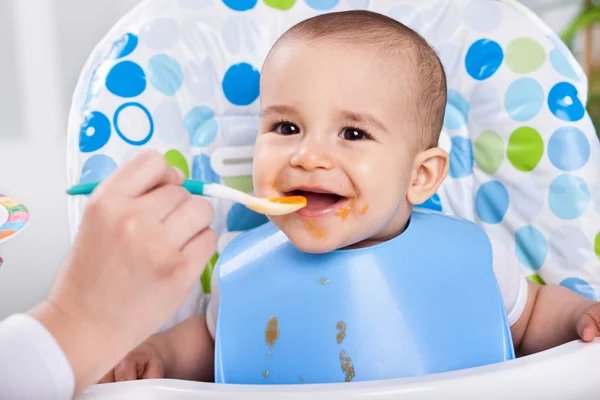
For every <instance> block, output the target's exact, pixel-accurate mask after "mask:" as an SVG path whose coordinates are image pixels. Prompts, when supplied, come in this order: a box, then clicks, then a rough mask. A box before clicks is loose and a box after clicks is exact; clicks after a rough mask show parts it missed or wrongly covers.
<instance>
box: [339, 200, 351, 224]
mask: <svg viewBox="0 0 600 400" xmlns="http://www.w3.org/2000/svg"><path fill="white" fill-rule="evenodd" d="M352 207H354V200H353V199H349V200H348V201H347V202H345V203H344V204H342V206H341V207H340V208H338V209H337V210H335V215H337V216H338V217H340V218H341V219H342V221H345V220H346V219H348V216H349V215H350V212H351V211H352Z"/></svg>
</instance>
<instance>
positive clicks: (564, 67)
mask: <svg viewBox="0 0 600 400" xmlns="http://www.w3.org/2000/svg"><path fill="white" fill-rule="evenodd" d="M550 63H551V64H552V66H553V67H554V69H555V70H556V72H558V73H559V74H561V75H562V76H565V77H567V78H569V79H573V80H574V81H579V77H578V76H577V74H576V73H575V70H574V69H573V66H572V65H571V63H569V61H568V60H567V58H566V57H565V56H564V55H563V54H562V53H561V52H560V50H558V49H554V50H552V51H551V52H550Z"/></svg>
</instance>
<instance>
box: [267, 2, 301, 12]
mask: <svg viewBox="0 0 600 400" xmlns="http://www.w3.org/2000/svg"><path fill="white" fill-rule="evenodd" d="M264 2H265V4H266V5H268V6H269V7H273V8H277V9H278V10H284V11H285V10H289V9H290V8H292V7H293V6H294V4H296V0H264Z"/></svg>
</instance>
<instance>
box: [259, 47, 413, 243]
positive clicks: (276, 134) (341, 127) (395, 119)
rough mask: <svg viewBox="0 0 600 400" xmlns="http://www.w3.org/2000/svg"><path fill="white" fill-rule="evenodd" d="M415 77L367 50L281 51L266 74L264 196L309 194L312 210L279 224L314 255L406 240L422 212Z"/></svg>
mask: <svg viewBox="0 0 600 400" xmlns="http://www.w3.org/2000/svg"><path fill="white" fill-rule="evenodd" d="M411 74H412V72H411V71H410V69H409V67H408V66H407V67H405V68H403V67H402V65H400V62H399V61H396V62H395V63H394V62H391V61H389V60H383V59H382V57H379V56H377V54H376V52H375V51H374V50H373V49H372V48H369V47H368V46H367V45H359V44H357V45H345V46H343V47H342V46H340V45H339V44H335V43H327V42H316V43H303V42H301V41H299V40H293V41H287V42H284V43H282V44H280V45H278V47H277V49H276V50H275V52H273V53H272V54H271V56H270V57H269V60H268V61H267V63H266V64H265V66H264V68H263V72H262V78H261V79H262V81H261V89H260V92H261V107H262V117H261V123H260V130H259V135H258V138H257V140H256V147H255V153H254V173H253V175H254V187H255V192H256V194H257V195H258V196H261V197H279V196H287V195H302V196H305V197H306V198H307V200H308V203H307V206H306V208H304V209H301V210H300V211H298V212H296V213H294V214H291V215H286V216H277V217H271V220H272V221H273V223H275V224H276V225H277V226H278V227H279V228H280V229H281V230H282V231H283V232H284V233H285V234H286V235H287V236H288V237H289V239H290V240H291V241H292V242H293V243H294V245H295V246H296V247H298V248H299V249H300V250H302V251H305V252H312V253H320V252H327V251H332V250H335V249H338V248H343V247H348V246H352V245H366V244H368V243H371V242H378V241H382V240H386V239H388V238H391V237H393V236H395V235H397V234H398V233H399V232H400V231H402V230H403V229H404V227H405V225H406V221H407V219H408V216H409V214H410V211H411V209H412V205H411V204H409V202H408V201H407V190H408V188H409V186H410V185H411V182H412V181H413V180H414V168H413V160H414V157H415V154H416V153H417V143H416V139H415V135H416V132H415V131H414V127H413V123H412V122H411V121H413V120H414V118H412V117H411V115H409V114H410V110H412V109H413V106H412V105H411V104H410V101H411V97H412V93H411V91H410V90H409V88H410V85H408V79H410V76H411Z"/></svg>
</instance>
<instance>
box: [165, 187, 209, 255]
mask: <svg viewBox="0 0 600 400" xmlns="http://www.w3.org/2000/svg"><path fill="white" fill-rule="evenodd" d="M214 215H215V210H214V208H213V206H212V204H211V203H210V202H209V201H208V200H206V199H204V198H202V197H199V196H191V197H190V198H189V199H188V200H187V201H186V202H184V203H183V204H182V205H181V206H180V207H179V208H177V209H176V210H175V211H173V212H172V213H171V214H170V215H169V216H168V217H167V218H166V219H165V220H164V225H165V229H166V231H167V236H168V238H169V240H170V241H171V242H172V243H173V244H175V245H176V246H177V247H180V248H183V247H184V245H185V244H186V243H187V242H189V241H190V239H192V238H193V237H194V236H196V235H197V234H198V233H199V232H202V231H203V230H204V229H206V228H207V227H208V226H209V225H210V223H211V222H212V220H213V217H214Z"/></svg>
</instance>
